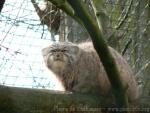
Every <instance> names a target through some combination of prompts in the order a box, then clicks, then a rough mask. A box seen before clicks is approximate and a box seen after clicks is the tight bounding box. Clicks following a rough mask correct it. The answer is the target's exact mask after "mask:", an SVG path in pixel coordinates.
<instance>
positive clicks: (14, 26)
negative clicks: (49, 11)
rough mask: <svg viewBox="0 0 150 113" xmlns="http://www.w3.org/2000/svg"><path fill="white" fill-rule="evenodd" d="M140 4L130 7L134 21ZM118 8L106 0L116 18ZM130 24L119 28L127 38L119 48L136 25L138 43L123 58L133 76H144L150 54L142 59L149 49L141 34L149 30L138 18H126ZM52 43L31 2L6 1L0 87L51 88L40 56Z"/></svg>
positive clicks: (0, 26)
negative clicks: (115, 10)
mask: <svg viewBox="0 0 150 113" xmlns="http://www.w3.org/2000/svg"><path fill="white" fill-rule="evenodd" d="M39 1H40V0H39ZM131 1H132V0H131ZM139 2H140V0H134V3H136V4H132V10H133V12H131V13H130V15H128V16H134V17H135V18H136V13H135V12H136V11H137V10H138V9H137V6H138V4H139ZM118 5H120V6H121V4H115V2H114V0H106V7H107V6H108V7H109V8H110V7H112V10H111V11H112V12H110V13H111V15H116V16H117V15H118V14H117V13H118V12H113V7H116V6H118ZM146 5H148V6H146ZM146 5H145V6H143V9H142V11H140V13H141V14H140V18H141V17H143V16H144V13H145V10H146V8H147V7H149V4H148V3H147V4H146ZM129 6H130V2H129V4H126V7H127V8H126V9H127V10H128V8H129ZM121 7H122V6H121ZM130 10H131V9H130ZM123 11H124V12H122V15H123V16H124V13H126V12H127V11H126V10H123ZM111 15H110V16H111ZM126 16H127V15H126ZM124 18H127V17H125V16H124V17H122V19H124ZM143 20H144V19H143ZM111 21H112V24H113V23H116V22H118V23H119V21H120V22H121V19H120V20H119V19H118V20H115V19H114V20H113V18H112V20H111ZM130 22H132V24H130V25H128V24H126V26H124V28H125V29H120V30H122V31H124V32H125V35H126V36H125V37H128V39H125V40H124V39H123V41H122V42H121V43H123V46H121V47H120V48H124V47H125V46H126V43H128V42H129V41H131V40H130V39H131V37H132V36H133V34H135V30H137V27H135V26H137V24H138V23H139V26H140V27H139V29H140V32H139V34H138V32H137V35H138V36H137V37H139V38H138V40H137V42H134V45H133V46H130V47H129V49H128V51H127V52H126V54H127V55H126V56H127V57H126V59H127V60H128V62H129V61H133V60H134V62H129V64H130V65H131V67H132V68H133V69H134V70H135V73H136V76H144V75H143V74H144V73H146V72H145V71H147V68H149V67H150V66H149V65H150V57H148V54H150V52H147V56H145V54H143V51H144V50H143V49H144V48H147V47H149V45H150V38H147V39H144V37H143V34H144V33H145V30H146V29H147V28H148V27H149V23H150V22H149V21H147V22H146V23H144V22H142V21H140V19H139V20H138V21H134V22H133V19H132V20H130V19H128V21H127V22H126V23H130ZM141 26H142V27H141ZM142 33H143V34H142ZM149 33H150V32H149ZM129 34H130V35H129ZM148 37H149V36H148ZM144 40H145V42H144ZM51 42H52V41H51V35H50V33H49V31H48V30H47V27H43V25H41V22H40V19H39V17H38V16H37V14H36V12H35V9H34V7H33V5H32V3H31V1H30V0H6V3H5V5H4V8H3V9H2V12H1V14H0V84H1V85H8V86H19V87H30V88H54V87H55V81H54V82H53V81H52V80H51V78H50V76H49V74H48V72H47V71H46V70H45V66H44V63H43V58H42V55H41V49H42V48H43V47H46V46H47V45H49V44H50V43H51ZM137 47H138V51H137V53H136V54H138V55H137V56H138V57H137V58H136V57H134V58H136V59H130V56H133V54H135V48H137ZM122 50H123V49H122ZM147 51H148V50H147ZM137 66H138V67H137ZM148 70H150V69H148ZM145 77H147V78H146V80H150V77H148V76H146V75H145ZM145 84H146V83H145Z"/></svg>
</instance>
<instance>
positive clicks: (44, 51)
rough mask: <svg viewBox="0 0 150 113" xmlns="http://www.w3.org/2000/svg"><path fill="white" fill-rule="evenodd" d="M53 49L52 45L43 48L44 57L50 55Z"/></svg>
mask: <svg viewBox="0 0 150 113" xmlns="http://www.w3.org/2000/svg"><path fill="white" fill-rule="evenodd" d="M51 48H52V47H51V45H50V46H48V47H45V48H43V49H42V55H43V56H46V55H48V54H49V52H50V51H51Z"/></svg>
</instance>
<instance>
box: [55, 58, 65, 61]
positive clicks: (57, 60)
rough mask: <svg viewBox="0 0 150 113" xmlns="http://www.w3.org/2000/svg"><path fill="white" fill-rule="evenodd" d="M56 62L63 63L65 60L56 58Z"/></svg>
mask: <svg viewBox="0 0 150 113" xmlns="http://www.w3.org/2000/svg"><path fill="white" fill-rule="evenodd" d="M54 61H60V62H63V61H64V60H63V59H62V58H54Z"/></svg>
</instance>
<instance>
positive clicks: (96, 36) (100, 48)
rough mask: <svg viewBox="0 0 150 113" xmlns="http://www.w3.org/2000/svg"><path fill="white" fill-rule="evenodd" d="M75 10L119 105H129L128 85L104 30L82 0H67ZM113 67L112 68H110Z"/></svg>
mask: <svg viewBox="0 0 150 113" xmlns="http://www.w3.org/2000/svg"><path fill="white" fill-rule="evenodd" d="M67 1H68V3H69V4H70V5H71V6H72V8H73V9H74V11H75V14H76V15H77V16H78V17H79V18H80V19H81V20H82V22H83V24H84V26H85V28H86V29H87V31H88V32H89V34H90V36H91V38H92V41H93V44H94V48H95V50H96V51H97V53H98V55H99V57H100V59H101V61H102V63H103V65H104V68H105V70H106V73H107V75H108V78H109V80H110V82H111V85H112V88H113V92H114V96H115V98H116V104H117V107H128V100H127V95H126V89H127V88H126V87H125V86H124V84H123V83H122V81H121V78H120V75H119V71H118V69H117V66H116V63H115V61H114V58H113V57H112V55H111V53H110V51H109V49H108V46H107V44H106V42H105V40H104V37H103V35H102V31H101V30H100V29H99V27H98V24H97V23H96V22H95V21H94V19H93V18H92V17H91V15H90V14H89V12H88V9H87V8H86V7H85V5H84V3H83V1H81V0H67ZM110 67H111V68H110Z"/></svg>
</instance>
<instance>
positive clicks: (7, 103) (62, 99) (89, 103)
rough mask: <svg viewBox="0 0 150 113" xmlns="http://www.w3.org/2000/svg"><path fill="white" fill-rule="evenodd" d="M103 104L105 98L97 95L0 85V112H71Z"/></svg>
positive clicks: (79, 111)
mask: <svg viewBox="0 0 150 113" xmlns="http://www.w3.org/2000/svg"><path fill="white" fill-rule="evenodd" d="M97 100H99V101H97ZM101 105H104V100H102V99H101V98H100V97H98V96H95V95H89V94H71V93H67V92H60V91H52V90H44V89H28V88H16V87H6V86H1V85H0V113H70V112H71V111H72V112H73V111H75V110H76V112H75V113H81V112H82V110H83V108H85V107H86V108H95V109H96V108H100V106H101ZM101 107H102V106H101ZM103 107H104V106H103ZM67 110H68V112H65V111H67ZM69 111H70V112H69ZM82 113H84V112H82ZM85 113H87V111H86V112H85ZM93 113H94V112H93ZM99 113H101V112H99Z"/></svg>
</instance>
